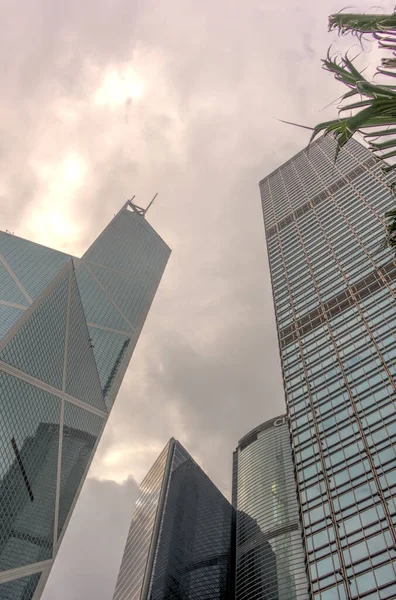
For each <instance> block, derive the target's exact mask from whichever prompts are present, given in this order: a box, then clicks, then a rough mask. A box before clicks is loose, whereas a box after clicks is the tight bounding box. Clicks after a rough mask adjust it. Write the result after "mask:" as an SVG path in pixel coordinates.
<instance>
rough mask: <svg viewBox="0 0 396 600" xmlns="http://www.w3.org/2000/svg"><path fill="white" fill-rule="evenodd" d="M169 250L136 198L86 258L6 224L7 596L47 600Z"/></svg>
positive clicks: (0, 567) (2, 351)
mask: <svg viewBox="0 0 396 600" xmlns="http://www.w3.org/2000/svg"><path fill="white" fill-rule="evenodd" d="M169 254H170V250H169V248H168V246H167V245H166V244H165V243H164V242H163V240H162V239H161V238H160V237H159V235H158V234H157V233H156V232H155V231H154V230H153V229H152V227H151V226H150V225H149V224H148V222H147V221H146V219H145V211H144V210H142V209H140V208H139V207H137V206H136V205H135V204H133V203H132V202H127V203H126V204H125V206H124V207H123V208H122V210H121V211H120V212H119V213H118V215H116V216H115V217H114V219H113V220H112V221H111V223H110V224H109V225H108V226H107V227H106V229H105V230H104V231H103V232H102V233H101V235H100V236H99V237H98V239H97V240H96V241H95V242H94V243H93V245H92V246H91V247H90V248H89V250H88V251H87V252H86V254H85V255H84V256H83V258H82V259H77V258H74V257H71V256H68V255H66V254H63V253H62V252H57V251H56V250H51V249H49V248H45V247H44V246H40V245H39V244H35V243H33V242H29V241H27V240H24V239H21V238H18V237H16V236H14V235H10V234H9V233H3V232H0V598H1V600H31V599H34V600H38V599H39V597H40V596H41V592H42V589H43V586H44V584H45V581H46V579H47V577H48V575H49V572H50V569H51V567H52V564H53V561H54V558H55V556H56V553H57V551H58V549H59V545H60V543H61V540H62V536H63V534H64V532H65V529H66V527H67V523H68V520H69V519H70V516H71V513H72V510H73V507H74V504H75V502H76V499H77V497H78V494H79V491H80V489H81V486H82V484H83V482H84V479H85V475H86V473H87V470H88V468H89V465H90V463H91V460H92V458H93V454H94V451H95V448H96V446H97V443H98V441H99V438H100V436H101V433H102V431H103V428H104V426H105V424H106V421H107V417H108V415H109V412H110V410H111V408H112V406H113V402H114V399H115V397H116V394H117V392H118V389H119V387H120V384H121V382H122V379H123V376H124V374H125V370H126V368H127V366H128V363H129V361H130V358H131V356H132V353H133V349H134V347H135V345H136V342H137V339H138V337H139V334H140V331H141V329H142V326H143V323H144V320H145V318H146V316H147V313H148V311H149V308H150V305H151V302H152V300H153V298H154V295H155V292H156V290H157V287H158V284H159V281H160V279H161V276H162V273H163V271H164V268H165V265H166V262H167V260H168V257H169Z"/></svg>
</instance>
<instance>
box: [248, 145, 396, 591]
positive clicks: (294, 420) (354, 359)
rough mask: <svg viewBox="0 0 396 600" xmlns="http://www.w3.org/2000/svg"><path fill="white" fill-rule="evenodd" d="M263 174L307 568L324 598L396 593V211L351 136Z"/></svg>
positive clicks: (382, 180)
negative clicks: (384, 246)
mask: <svg viewBox="0 0 396 600" xmlns="http://www.w3.org/2000/svg"><path fill="white" fill-rule="evenodd" d="M334 153H335V142H334V140H333V139H332V138H331V137H330V136H329V137H322V138H321V139H319V140H317V141H316V142H314V143H313V144H312V145H311V147H310V149H309V150H307V149H306V150H303V151H302V152H300V153H299V154H297V155H296V156H295V157H293V158H292V159H291V160H289V161H288V162H286V163H285V164H284V165H282V166H281V167H280V168H278V169H276V170H275V171H274V172H273V173H271V174H270V175H269V176H268V177H266V178H265V179H263V180H262V181H261V182H260V190H261V198H262V205H263V212H264V223H265V230H266V238H267V246H268V255H269V262H270V269H271V278H272V287H273V295H274V303H275V311H276V320H277V328H278V337H279V346H280V354H281V362H282V370H283V380H284V387H285V395H286V402H287V410H288V414H289V417H290V423H291V434H292V444H293V453H294V461H295V467H296V473H297V484H298V494H299V502H300V506H301V514H302V520H303V525H304V538H305V546H306V553H307V563H308V574H309V580H310V586H311V592H312V598H314V599H315V600H330V599H333V598H334V599H339V600H344V599H348V600H351V599H355V598H356V599H357V598H366V599H368V598H370V599H372V598H373V599H374V598H395V597H396V584H395V581H396V529H395V520H396V452H395V450H396V444H395V442H396V411H395V375H396V304H395V292H396V265H395V261H394V260H393V257H392V255H391V254H390V253H389V251H388V250H380V242H381V240H382V238H383V236H384V232H383V223H382V216H383V214H384V212H385V211H386V210H387V209H388V208H389V207H391V206H393V203H394V199H393V196H392V195H391V193H390V191H389V188H388V185H389V184H390V183H392V182H393V181H394V179H395V176H394V175H392V176H390V175H389V176H384V175H383V174H382V172H381V171H380V168H379V167H378V166H377V164H376V163H375V161H374V159H373V158H372V156H371V154H370V153H369V151H368V150H366V149H365V148H364V147H363V146H361V145H360V144H359V143H357V142H356V141H354V140H351V141H350V142H349V143H348V144H347V145H346V147H344V149H342V150H341V152H340V155H339V158H338V159H337V162H336V163H335V165H334Z"/></svg>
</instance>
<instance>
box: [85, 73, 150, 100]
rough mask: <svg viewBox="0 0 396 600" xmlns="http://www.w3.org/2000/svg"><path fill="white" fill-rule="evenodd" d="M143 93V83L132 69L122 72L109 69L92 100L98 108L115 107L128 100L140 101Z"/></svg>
mask: <svg viewBox="0 0 396 600" xmlns="http://www.w3.org/2000/svg"><path fill="white" fill-rule="evenodd" d="M143 92H144V86H143V82H142V80H141V79H140V77H138V75H137V74H136V72H135V71H134V70H133V69H131V68H128V69H126V70H125V71H123V72H120V71H118V70H117V69H109V70H108V71H106V73H105V75H104V77H103V80H102V84H101V86H100V87H99V88H98V89H97V90H96V92H95V93H94V96H93V100H94V103H95V104H97V105H98V106H111V107H117V106H122V105H123V104H126V103H127V102H128V101H130V100H138V99H140V98H141V97H142V96H143Z"/></svg>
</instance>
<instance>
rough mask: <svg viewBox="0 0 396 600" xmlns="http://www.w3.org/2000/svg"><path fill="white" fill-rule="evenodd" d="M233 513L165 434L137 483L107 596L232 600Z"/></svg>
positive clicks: (140, 599)
mask: <svg viewBox="0 0 396 600" xmlns="http://www.w3.org/2000/svg"><path fill="white" fill-rule="evenodd" d="M233 515H234V510H233V508H232V506H231V505H230V503H229V502H228V500H226V498H225V497H224V496H223V495H222V494H221V492H220V491H219V490H218V489H217V488H216V486H215V485H214V484H213V483H212V482H211V480H210V479H209V478H208V477H207V475H206V474H205V473H204V472H203V471H202V469H201V468H200V467H199V466H198V465H197V464H196V462H195V461H194V460H193V459H192V458H191V456H190V455H189V454H188V452H187V451H186V450H185V449H184V448H183V446H182V445H181V444H180V443H179V442H178V441H176V440H174V439H173V438H172V439H171V440H170V441H169V442H168V444H167V445H166V446H165V448H164V450H163V451H162V452H161V454H160V456H159V457H158V458H157V460H156V461H155V463H154V465H153V466H152V468H151V469H150V471H149V472H148V474H147V476H146V477H145V478H144V480H143V481H142V483H141V486H140V491H139V496H138V499H137V502H136V507H135V512H134V514H133V518H132V523H131V527H130V530H129V534H128V538H127V542H126V545H125V550H124V556H123V559H122V563H121V568H120V572H119V575H118V580H117V585H116V589H115V592H114V597H113V600H148V599H150V600H233V598H234V592H233V577H232V575H231V569H232V547H231V546H232V540H233V537H232V533H233V523H234V518H233Z"/></svg>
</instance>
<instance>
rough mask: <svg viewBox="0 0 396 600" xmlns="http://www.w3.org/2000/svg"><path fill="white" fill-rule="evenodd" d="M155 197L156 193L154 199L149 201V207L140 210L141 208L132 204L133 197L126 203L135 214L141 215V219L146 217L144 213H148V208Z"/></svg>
mask: <svg viewBox="0 0 396 600" xmlns="http://www.w3.org/2000/svg"><path fill="white" fill-rule="evenodd" d="M157 196H158V192H157V193H156V194H155V196H154V198H153V199H152V200H151V202H150V203H149V205H148V206H147V207H146V208H142V207H141V206H138V205H137V204H135V203H134V202H133V200H134V198H135V196H132V198H131V199H130V200H128V202H127V203H128V204H129V206H130V207H131V208H132V210H134V211H136V212H137V213H139V215H141V216H142V217H145V216H146V212H147V211H148V209H149V208H150V206H151V205H152V203H153V202H154V200H155V199H156V197H157Z"/></svg>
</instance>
